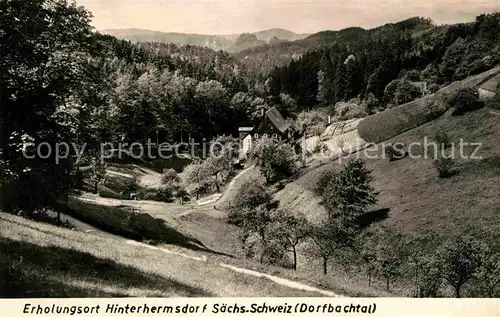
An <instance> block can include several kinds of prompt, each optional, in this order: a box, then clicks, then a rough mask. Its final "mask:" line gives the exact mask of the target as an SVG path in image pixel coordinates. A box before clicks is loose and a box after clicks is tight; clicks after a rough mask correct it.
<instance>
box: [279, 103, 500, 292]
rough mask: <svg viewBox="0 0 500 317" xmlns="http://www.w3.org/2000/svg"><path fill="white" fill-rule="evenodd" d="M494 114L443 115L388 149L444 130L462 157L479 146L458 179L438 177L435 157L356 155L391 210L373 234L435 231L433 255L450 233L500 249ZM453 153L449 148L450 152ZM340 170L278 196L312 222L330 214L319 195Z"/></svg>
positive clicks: (499, 137) (499, 161) (499, 163)
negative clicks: (321, 182) (323, 182)
mask: <svg viewBox="0 0 500 317" xmlns="http://www.w3.org/2000/svg"><path fill="white" fill-rule="evenodd" d="M491 112H492V111H491V109H489V108H484V109H481V110H478V111H476V112H472V113H468V114H466V115H463V116H451V115H450V114H449V113H446V114H445V115H444V116H442V117H441V118H439V119H438V120H435V121H432V122H428V123H426V124H424V125H422V126H421V127H418V128H416V129H413V130H411V131H408V132H406V133H403V134H401V135H399V136H397V137H395V138H392V139H389V140H388V143H394V142H403V143H405V144H406V145H408V144H410V143H412V142H419V143H423V141H424V140H423V139H424V137H428V139H429V141H432V140H433V138H434V137H435V135H436V133H437V132H438V131H445V132H446V133H447V134H448V135H449V137H450V139H451V141H452V142H455V143H456V144H457V152H458V143H459V142H460V139H463V140H464V142H470V143H480V144H482V146H481V148H480V150H479V153H478V155H479V156H482V159H480V160H472V159H460V158H457V159H456V160H455V169H456V171H457V173H458V174H457V175H455V176H453V177H451V178H447V179H440V178H439V177H438V175H437V171H436V169H435V168H434V166H433V160H432V157H431V158H428V159H425V158H411V157H406V158H404V159H401V160H397V161H393V162H390V161H389V160H388V159H386V158H378V159H373V158H370V159H369V158H367V157H366V156H365V155H364V154H363V152H361V153H359V157H360V158H362V159H363V160H364V161H365V162H366V163H367V167H368V168H369V169H370V170H372V175H373V177H374V184H373V185H374V187H375V190H376V191H377V192H379V193H380V194H379V196H378V199H379V201H378V204H377V205H376V206H374V209H380V208H390V212H389V214H388V218H387V219H385V220H383V221H381V222H379V223H376V224H373V225H372V228H377V227H379V226H381V225H385V226H388V227H389V228H392V229H394V230H396V231H398V232H401V233H405V234H409V235H416V236H420V235H426V234H427V233H434V234H436V235H437V236H438V240H435V241H433V245H432V248H433V249H434V248H437V247H438V246H439V244H440V243H441V242H442V241H444V239H445V238H446V237H449V236H451V235H452V234H457V235H460V234H473V235H475V236H477V237H479V238H480V239H484V241H487V242H488V243H490V244H491V243H493V244H494V245H496V246H497V247H499V248H500V230H499V229H500V195H499V193H500V182H499V181H498V180H499V179H500V116H499V115H495V114H493V113H491ZM380 149H381V148H380ZM415 149H416V150H415V151H412V153H413V154H414V155H420V154H424V153H423V149H419V148H418V147H416V148H415ZM474 149H475V146H469V147H467V146H466V147H464V154H466V155H467V156H468V155H470V154H471V153H472V151H474ZM431 150H432V148H430V150H429V153H432V152H431ZM449 151H451V149H449V150H448V154H450V153H449ZM370 154H371V155H373V152H370ZM356 155H358V154H356ZM340 167H341V165H340V164H339V163H338V162H332V163H330V164H327V165H324V166H321V167H319V168H317V169H315V170H311V171H309V172H308V173H306V174H304V175H303V176H302V177H300V178H299V179H297V180H296V181H295V182H293V183H292V184H289V185H287V186H286V187H285V189H283V190H282V191H281V192H279V193H278V194H277V195H276V197H277V198H278V199H279V200H280V202H281V205H282V206H283V207H284V208H286V209H288V210H291V211H293V212H296V213H299V212H302V213H306V215H307V216H308V218H309V219H320V218H321V217H324V215H326V211H325V210H324V208H323V206H321V201H320V199H319V198H318V197H317V196H316V195H315V194H314V188H315V186H316V184H317V181H318V176H319V175H320V174H321V173H322V172H324V171H328V170H337V169H339V168H340ZM300 267H304V268H307V270H310V269H311V268H313V267H314V264H312V263H311V262H310V260H309V259H307V258H302V264H299V268H300ZM363 279H364V276H362V275H361V276H359V280H363ZM395 286H396V289H394V290H393V292H394V293H399V294H401V295H408V294H409V293H410V291H411V290H410V289H409V288H408V286H406V285H395Z"/></svg>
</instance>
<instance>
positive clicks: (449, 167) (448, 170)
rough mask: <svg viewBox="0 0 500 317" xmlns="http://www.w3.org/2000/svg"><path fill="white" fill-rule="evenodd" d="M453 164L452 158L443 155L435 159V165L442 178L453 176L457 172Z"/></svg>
mask: <svg viewBox="0 0 500 317" xmlns="http://www.w3.org/2000/svg"><path fill="white" fill-rule="evenodd" d="M453 165H454V164H453V160H452V159H451V158H444V157H441V158H438V159H436V160H434V166H435V167H436V169H437V171H438V175H439V177H440V178H447V177H450V176H453V175H454V174H455V171H454V169H453Z"/></svg>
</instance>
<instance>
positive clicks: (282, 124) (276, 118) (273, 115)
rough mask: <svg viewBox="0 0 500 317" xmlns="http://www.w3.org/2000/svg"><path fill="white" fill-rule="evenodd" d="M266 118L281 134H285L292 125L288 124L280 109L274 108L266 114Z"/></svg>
mask: <svg viewBox="0 0 500 317" xmlns="http://www.w3.org/2000/svg"><path fill="white" fill-rule="evenodd" d="M266 116H267V117H268V118H269V120H270V121H271V122H272V123H273V125H274V126H275V127H276V129H278V130H279V131H280V132H281V133H284V132H285V131H286V130H287V129H288V128H289V127H290V123H288V122H286V121H285V119H284V118H283V117H282V116H281V113H279V111H278V109H276V108H274V107H273V108H271V109H269V110H268V111H267V112H266Z"/></svg>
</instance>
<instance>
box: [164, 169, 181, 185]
mask: <svg viewBox="0 0 500 317" xmlns="http://www.w3.org/2000/svg"><path fill="white" fill-rule="evenodd" d="M180 181H181V178H180V177H179V175H178V174H177V172H176V171H175V170H174V169H173V168H169V169H164V170H163V175H162V176H161V183H162V184H164V185H169V184H175V183H179V182H180Z"/></svg>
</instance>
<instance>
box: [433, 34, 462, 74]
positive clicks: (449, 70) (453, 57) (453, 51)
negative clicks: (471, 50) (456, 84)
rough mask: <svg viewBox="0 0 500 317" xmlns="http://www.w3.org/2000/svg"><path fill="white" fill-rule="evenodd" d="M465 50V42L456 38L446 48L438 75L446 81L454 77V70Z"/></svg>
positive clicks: (457, 66)
mask: <svg viewBox="0 0 500 317" xmlns="http://www.w3.org/2000/svg"><path fill="white" fill-rule="evenodd" d="M466 52H467V42H466V41H465V40H464V39H463V38H458V39H457V40H456V41H455V42H453V44H451V45H450V46H449V47H448V49H447V50H446V52H445V54H444V56H443V61H442V62H441V64H440V66H439V72H440V75H441V76H442V77H443V78H444V79H445V80H447V81H450V80H454V79H455V72H456V70H457V69H458V68H459V66H460V64H461V62H462V59H463V57H464V56H465V55H466Z"/></svg>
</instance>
